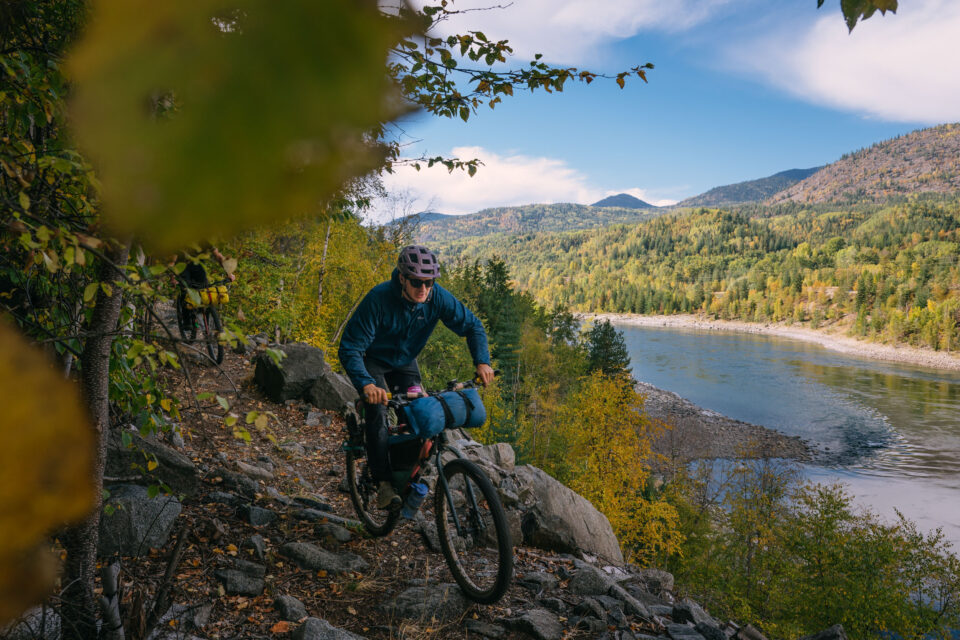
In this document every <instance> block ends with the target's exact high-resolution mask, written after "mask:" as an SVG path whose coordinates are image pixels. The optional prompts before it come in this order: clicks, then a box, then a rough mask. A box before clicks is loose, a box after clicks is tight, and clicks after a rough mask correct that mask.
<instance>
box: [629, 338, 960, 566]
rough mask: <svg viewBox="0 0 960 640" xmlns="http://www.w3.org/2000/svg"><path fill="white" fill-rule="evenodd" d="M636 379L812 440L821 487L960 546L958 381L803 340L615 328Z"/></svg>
mask: <svg viewBox="0 0 960 640" xmlns="http://www.w3.org/2000/svg"><path fill="white" fill-rule="evenodd" d="M618 328H619V329H620V330H622V331H623V333H624V337H625V339H626V343H627V348H628V350H629V352H630V359H631V361H632V367H633V375H634V377H635V378H637V379H638V380H643V381H644V382H649V383H651V384H653V385H654V386H657V387H660V388H661V389H667V390H669V391H673V392H675V393H677V394H679V395H681V396H683V397H684V398H687V399H688V400H690V401H692V402H694V403H696V404H698V405H700V406H702V407H705V408H708V409H713V410H714V411H718V412H720V413H723V414H725V415H727V416H730V417H732V418H737V419H740V420H745V421H747V422H752V423H755V424H760V425H763V426H766V427H770V428H772V429H777V430H778V431H781V432H783V433H786V434H790V435H797V436H800V437H802V438H804V439H806V440H808V441H809V444H810V445H811V447H812V448H813V449H814V450H815V451H816V452H817V460H816V463H815V464H812V465H808V466H807V467H806V473H807V475H808V477H809V478H810V479H812V480H815V481H817V482H833V481H837V480H839V481H842V482H844V483H845V484H846V485H848V487H849V490H850V492H851V493H852V494H853V495H854V496H856V497H857V501H858V502H859V503H860V504H863V505H865V506H869V507H871V508H872V509H873V510H874V511H876V512H878V513H880V514H881V515H884V516H888V517H891V518H892V517H893V516H894V510H895V509H898V510H900V511H901V512H902V513H903V514H904V515H906V516H907V517H908V518H910V519H911V520H914V521H915V522H917V524H918V525H919V526H920V527H921V528H923V529H925V530H929V529H933V528H935V527H943V529H944V533H945V534H946V536H947V538H948V539H950V540H951V541H953V543H954V546H955V547H956V548H960V373H957V372H950V371H939V370H936V369H926V368H921V367H912V366H908V365H903V364H899V363H887V362H882V361H878V360H869V359H866V358H857V357H855V356H850V355H846V354H840V353H837V352H834V351H830V350H827V349H825V348H823V347H820V346H819V345H814V344H810V343H806V342H801V341H797V340H790V339H785V338H778V337H773V336H764V335H755V334H744V333H732V332H718V331H707V330H697V329H678V328H666V327H664V328H660V327H656V328H654V327H636V326H629V325H618Z"/></svg>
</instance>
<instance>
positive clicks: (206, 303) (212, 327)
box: [175, 280, 229, 364]
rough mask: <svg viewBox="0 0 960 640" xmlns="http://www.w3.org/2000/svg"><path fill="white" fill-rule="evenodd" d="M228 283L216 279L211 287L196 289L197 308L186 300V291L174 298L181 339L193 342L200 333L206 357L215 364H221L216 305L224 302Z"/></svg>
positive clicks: (221, 324) (219, 330) (221, 327)
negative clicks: (198, 299)
mask: <svg viewBox="0 0 960 640" xmlns="http://www.w3.org/2000/svg"><path fill="white" fill-rule="evenodd" d="M227 282H229V280H218V281H217V282H214V283H213V284H211V285H209V286H207V287H204V288H202V289H198V290H197V295H198V296H199V297H200V305H199V306H197V305H196V304H194V303H193V302H191V300H190V299H189V298H188V297H187V294H186V288H184V291H183V292H181V293H180V295H178V296H177V300H176V303H175V306H176V312H177V328H178V329H179V330H180V337H181V338H183V340H184V341H185V342H188V343H189V342H193V341H194V340H196V339H197V333H198V332H199V333H200V336H201V339H202V341H203V344H204V347H205V348H206V351H207V355H208V356H210V359H211V360H213V361H214V362H215V363H217V364H220V363H221V362H223V344H222V343H221V342H220V332H221V331H222V330H223V323H222V322H221V321H220V314H219V313H218V312H217V306H218V305H221V304H223V303H224V302H227V301H228V300H229V296H228V294H227V287H226V284H227Z"/></svg>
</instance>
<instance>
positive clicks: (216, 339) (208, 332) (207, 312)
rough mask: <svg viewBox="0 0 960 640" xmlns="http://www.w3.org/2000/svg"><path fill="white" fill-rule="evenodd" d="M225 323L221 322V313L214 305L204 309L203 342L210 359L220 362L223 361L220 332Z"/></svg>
mask: <svg viewBox="0 0 960 640" xmlns="http://www.w3.org/2000/svg"><path fill="white" fill-rule="evenodd" d="M222 330H223V325H222V324H221V323H220V314H219V313H217V310H216V309H214V308H213V307H204V309H203V342H204V346H206V348H207V355H208V356H210V359H211V360H213V361H214V362H216V363H217V364H220V363H221V362H223V343H222V342H220V332H221V331H222Z"/></svg>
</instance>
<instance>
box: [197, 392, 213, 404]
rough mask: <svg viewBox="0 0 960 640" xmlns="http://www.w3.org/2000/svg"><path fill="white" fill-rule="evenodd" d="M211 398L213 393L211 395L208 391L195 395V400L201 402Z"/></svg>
mask: <svg viewBox="0 0 960 640" xmlns="http://www.w3.org/2000/svg"><path fill="white" fill-rule="evenodd" d="M212 397H213V393H211V392H210V391H203V392H201V393H198V394H197V400H200V401H201V402H202V401H204V400H209V399H210V398H212Z"/></svg>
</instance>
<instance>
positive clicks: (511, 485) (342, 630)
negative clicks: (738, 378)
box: [0, 340, 843, 640]
mask: <svg viewBox="0 0 960 640" xmlns="http://www.w3.org/2000/svg"><path fill="white" fill-rule="evenodd" d="M260 342H261V345H258V347H257V350H252V349H249V348H248V349H247V350H246V351H245V352H243V353H228V354H227V357H226V359H225V361H224V363H223V365H222V366H219V367H217V366H214V365H212V364H211V363H209V362H205V361H204V360H203V359H202V358H192V359H191V362H188V363H187V365H188V367H189V369H190V372H191V374H192V375H191V378H192V382H193V385H192V387H191V386H188V385H187V384H186V383H185V381H184V376H183V375H177V376H171V377H170V378H169V380H168V382H169V383H170V385H171V387H172V388H173V389H175V395H176V396H177V397H178V398H179V399H180V402H181V416H182V422H181V423H180V429H178V430H177V431H175V432H173V433H169V434H166V435H165V436H164V437H163V438H162V440H159V439H155V438H153V437H147V438H141V437H140V436H139V435H137V434H136V433H135V431H132V430H131V428H130V427H128V428H127V430H128V432H129V433H130V437H131V439H132V440H133V443H134V445H135V448H133V449H131V448H127V447H124V445H123V437H122V436H121V434H120V433H119V432H118V433H116V434H114V438H113V441H112V445H111V451H110V454H109V460H108V469H107V476H108V478H107V484H108V487H109V491H110V493H111V495H110V499H109V504H110V508H109V511H110V512H111V513H110V514H109V515H105V516H104V522H103V524H102V526H101V544H100V554H101V556H102V557H103V560H104V562H105V563H109V562H112V561H115V560H118V559H119V563H120V569H121V571H120V578H119V583H120V598H121V617H122V619H123V622H124V628H125V630H126V638H127V639H128V640H131V639H132V640H141V639H143V638H148V639H149V640H173V639H184V640H189V639H194V638H250V639H253V638H280V639H285V638H291V639H294V640H314V639H352V638H407V639H414V638H438V639H446V638H538V639H544V640H547V639H552V640H559V639H560V638H610V639H615V640H627V639H634V638H672V639H673V640H703V639H706V640H726V639H727V638H732V637H735V638H737V639H738V640H762V638H763V636H762V635H760V633H759V632H758V631H757V630H756V629H754V628H753V627H750V626H745V627H743V628H741V627H739V626H738V625H736V624H734V623H732V622H723V623H721V621H717V620H715V619H713V618H712V617H711V616H710V615H709V614H707V613H706V612H705V611H704V610H703V609H701V608H700V607H699V606H698V605H697V604H696V603H694V602H692V601H690V600H686V599H679V598H678V597H677V596H676V595H675V593H676V592H675V586H674V584H673V577H672V576H671V575H670V574H669V573H666V572H664V571H659V570H657V569H655V568H639V567H635V566H632V565H629V564H625V563H624V562H623V559H622V556H621V555H620V550H619V547H618V545H617V542H616V539H615V537H613V533H612V531H611V530H610V527H609V523H607V521H606V518H604V517H603V516H602V515H601V514H599V512H597V511H596V510H595V509H594V508H593V507H592V505H590V504H589V502H587V501H586V500H584V499H583V498H581V497H580V496H578V495H577V494H575V493H574V492H572V491H570V490H569V489H567V488H566V487H564V486H563V485H560V484H559V483H557V482H556V481H554V480H553V479H552V478H550V477H549V476H547V474H545V473H544V472H542V471H540V470H539V469H536V468H534V467H529V466H516V465H514V460H513V452H512V450H511V449H510V448H509V447H508V446H506V445H492V446H486V447H484V446H481V445H479V444H478V443H475V442H472V441H470V440H469V439H468V438H467V437H463V434H459V435H455V437H458V438H459V439H458V440H456V441H455V442H454V444H455V445H456V446H458V447H460V448H461V450H462V451H463V452H464V454H465V455H467V456H468V457H470V458H472V459H473V460H474V461H476V462H477V463H478V464H480V465H481V466H482V468H483V469H484V470H485V471H486V472H487V473H488V475H490V477H491V479H492V480H493V482H494V485H495V486H497V487H498V490H499V492H500V495H501V497H502V498H503V502H504V505H505V507H506V508H507V511H508V516H509V519H510V525H511V533H512V536H513V538H514V543H515V574H514V581H513V584H512V585H511V587H510V589H509V590H508V592H507V594H506V595H505V596H504V597H503V598H502V599H501V600H500V602H498V603H497V604H495V605H488V606H480V605H476V604H473V603H470V602H469V601H467V600H465V599H464V597H463V596H462V594H461V592H460V590H459V588H458V587H457V586H456V585H455V584H454V582H453V579H452V576H451V575H450V573H449V571H448V569H447V566H446V563H445V561H444V559H443V557H442V555H441V554H440V553H439V550H438V546H437V542H436V528H435V526H434V525H433V524H432V510H431V509H428V508H427V507H425V508H424V510H423V511H422V512H421V513H420V514H419V515H418V518H417V520H415V521H403V520H402V521H401V524H400V525H399V526H398V528H397V529H396V530H395V531H394V532H393V533H392V534H390V535H389V536H387V537H385V538H379V539H376V538H370V537H368V536H366V535H365V534H364V532H363V530H362V529H361V528H360V527H359V526H358V524H357V523H356V522H355V521H354V520H353V518H354V512H353V508H352V505H351V503H350V500H349V496H348V494H347V493H345V492H344V489H345V486H344V484H343V482H344V481H343V476H344V472H343V456H342V454H341V453H340V452H339V446H340V444H341V442H342V439H343V432H342V429H343V421H342V418H341V417H340V415H339V413H338V412H337V411H336V410H335V409H336V408H338V407H339V406H341V405H342V403H343V402H344V401H345V399H346V398H347V397H348V395H349V394H352V390H351V389H350V388H349V386H347V387H346V388H344V384H343V382H344V381H343V379H342V377H340V376H338V375H337V374H334V373H332V372H331V371H329V367H327V366H326V365H323V364H322V354H320V353H319V351H317V350H315V349H312V348H310V347H306V345H289V346H284V347H283V349H284V350H285V351H286V352H287V354H288V357H287V359H286V363H287V365H286V366H285V367H284V371H283V372H282V373H279V374H278V372H277V371H276V370H274V371H273V372H272V377H271V372H270V371H269V370H270V369H271V366H270V364H269V363H270V360H269V358H265V357H264V356H263V348H264V347H263V346H262V344H263V343H265V342H266V340H260ZM318 358H319V360H318ZM318 363H319V364H318ZM255 368H256V375H255V374H254V371H255ZM318 371H320V372H321V373H320V374H318V373H317V372H318ZM277 376H279V377H277ZM321 378H322V379H321ZM264 389H266V392H265V391H264ZM198 393H200V394H201V397H203V398H206V399H204V400H201V401H195V400H194V398H195V397H196V395H197V394H198ZM204 394H213V396H210V397H208V396H207V395H204ZM217 396H219V397H220V398H223V401H224V404H227V405H228V406H229V408H228V409H226V408H225V407H224V404H221V401H220V400H219V399H218V397H217ZM271 397H272V400H271ZM304 398H310V400H309V401H308V400H305V399H304ZM250 411H256V412H261V413H262V414H263V415H267V416H268V418H267V424H266V425H265V426H263V428H262V429H258V428H256V423H253V424H250V425H249V430H250V440H249V442H247V441H245V440H244V439H243V438H241V437H238V436H237V435H236V434H234V432H233V430H234V429H233V427H227V426H226V425H225V423H224V420H223V416H224V415H225V414H230V415H234V416H237V417H238V418H239V420H238V424H244V423H245V420H244V418H245V416H246V415H247V413H248V412H250ZM261 423H262V421H261ZM143 452H146V455H147V456H148V457H145V454H144V453H143ZM152 460H155V461H156V462H157V463H158V465H157V466H156V468H155V470H153V473H152V474H146V473H145V472H146V468H147V467H148V466H149V467H153V466H154V465H153V464H152V463H151V462H150V461H152ZM159 480H162V481H163V482H165V483H166V484H167V485H168V486H169V487H170V488H171V489H172V491H173V495H163V494H161V495H160V496H158V497H154V498H150V497H149V495H151V494H152V492H153V491H152V490H151V489H149V488H148V487H149V486H150V485H154V486H156V484H157V482H158V481H159ZM53 604H54V605H55V603H53ZM59 625H60V622H59V618H58V617H57V615H56V612H55V607H43V608H38V609H35V610H32V611H31V612H29V613H28V615H27V616H26V617H25V620H24V621H23V622H21V623H20V624H16V625H12V626H11V627H8V628H7V630H6V631H0V638H17V639H25V638H58V637H59ZM833 637H843V634H842V630H838V629H834V630H832V635H831V634H828V635H827V636H824V638H822V639H821V640H826V639H827V638H833Z"/></svg>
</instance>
